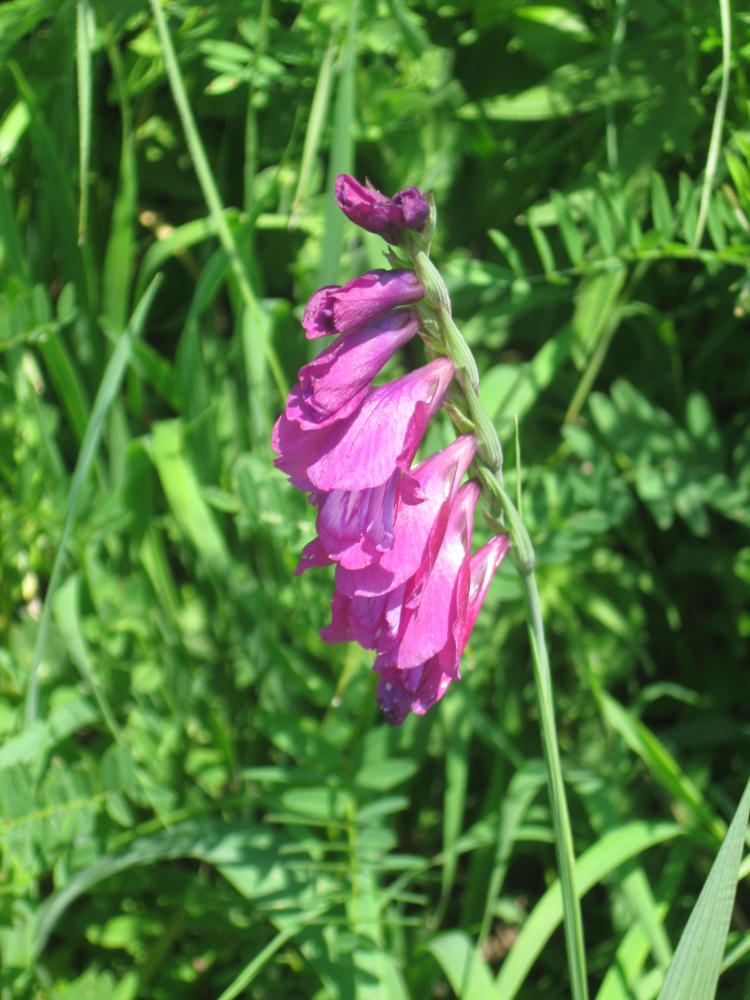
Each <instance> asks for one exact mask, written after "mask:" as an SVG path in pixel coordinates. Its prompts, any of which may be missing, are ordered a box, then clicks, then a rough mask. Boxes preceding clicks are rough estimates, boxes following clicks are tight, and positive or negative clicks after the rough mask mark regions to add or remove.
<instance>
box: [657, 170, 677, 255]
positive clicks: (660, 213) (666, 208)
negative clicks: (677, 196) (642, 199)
mask: <svg viewBox="0 0 750 1000" xmlns="http://www.w3.org/2000/svg"><path fill="white" fill-rule="evenodd" d="M651 217H652V219H653V223H654V226H655V227H656V229H657V230H658V232H659V235H660V236H661V238H662V239H663V240H669V239H671V238H672V230H673V229H674V213H673V212H672V202H671V201H670V198H669V194H668V193H667V185H666V184H665V183H664V178H663V177H662V175H661V174H658V173H656V171H654V173H652V174H651Z"/></svg>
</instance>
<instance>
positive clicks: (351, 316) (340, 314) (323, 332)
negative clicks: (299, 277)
mask: <svg viewBox="0 0 750 1000" xmlns="http://www.w3.org/2000/svg"><path fill="white" fill-rule="evenodd" d="M423 297H424V289H423V288H422V286H421V285H420V284H419V281H418V280H417V276H416V275H415V274H414V272H413V271H383V270H379V271H368V272H367V273H366V274H363V275H361V276H360V277H359V278H355V279H354V280H353V281H350V282H348V283H347V284H346V285H342V286H341V287H339V286H338V285H327V286H326V287H325V288H320V289H318V291H317V292H315V294H314V295H313V296H312V297H311V299H310V301H309V302H308V303H307V306H306V307H305V312H304V315H303V317H302V326H303V327H304V328H305V335H306V336H307V338H308V340H314V339H315V338H316V337H329V336H331V334H334V333H349V332H350V331H351V330H359V329H360V327H363V326H366V325H367V324H368V323H372V322H373V320H376V319H380V317H381V316H385V314H386V313H389V312H390V311H391V309H395V308H396V307H397V306H408V305H413V304H414V303H415V302H419V300H420V299H421V298H423Z"/></svg>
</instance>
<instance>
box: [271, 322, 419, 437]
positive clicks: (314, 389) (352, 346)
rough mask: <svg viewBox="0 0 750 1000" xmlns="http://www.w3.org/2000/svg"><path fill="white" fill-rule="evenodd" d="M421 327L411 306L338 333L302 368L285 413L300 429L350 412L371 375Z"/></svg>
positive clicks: (332, 419)
mask: <svg viewBox="0 0 750 1000" xmlns="http://www.w3.org/2000/svg"><path fill="white" fill-rule="evenodd" d="M419 325H420V323H419V319H418V318H417V317H416V316H415V315H414V314H413V313H412V312H411V310H405V309H404V310H401V311H400V312H395V313H391V314H390V315H389V316H384V317H383V318H382V319H379V320H376V321H375V322H373V323H371V324H370V325H369V326H364V327H362V329H361V330H357V331H356V332H354V333H351V334H349V335H348V336H343V335H341V336H339V337H337V338H336V339H335V340H334V341H332V342H331V343H330V344H329V345H328V346H327V347H326V348H325V349H324V350H323V351H321V352H320V354H319V355H318V356H317V358H315V359H314V360H313V361H311V362H309V364H306V365H304V366H303V367H302V368H301V369H300V372H299V389H300V392H299V395H298V396H295V398H294V400H293V401H292V397H291V396H290V402H289V403H288V404H287V414H288V415H289V416H292V418H293V419H294V420H295V421H296V422H297V423H298V424H299V425H300V427H301V428H303V429H304V430H311V429H313V428H315V427H324V426H326V425H327V424H328V423H332V422H334V421H338V420H341V419H343V418H344V417H347V416H349V414H350V413H353V412H354V410H356V408H357V407H358V406H359V404H360V403H361V402H362V400H363V399H364V398H365V396H366V395H367V393H368V391H369V388H370V384H371V382H372V380H373V378H374V377H375V376H376V375H377V374H378V372H379V371H380V370H381V369H382V368H383V366H384V365H385V364H386V362H387V361H388V360H389V359H390V357H391V356H392V355H393V353H394V352H395V351H396V350H398V348H399V347H401V346H402V345H403V344H405V343H406V342H407V341H408V340H409V339H410V338H411V337H413V336H414V334H415V333H416V332H417V330H418V329H419Z"/></svg>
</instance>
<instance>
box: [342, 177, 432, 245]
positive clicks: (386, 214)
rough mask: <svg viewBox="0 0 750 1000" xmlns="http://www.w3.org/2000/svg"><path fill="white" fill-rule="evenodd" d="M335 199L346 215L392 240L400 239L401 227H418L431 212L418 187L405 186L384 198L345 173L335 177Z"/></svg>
mask: <svg viewBox="0 0 750 1000" xmlns="http://www.w3.org/2000/svg"><path fill="white" fill-rule="evenodd" d="M336 201H337V202H338V204H339V208H340V209H341V211H342V212H343V213H344V215H345V216H346V217H347V219H351V221H352V222H353V223H354V224H355V225H357V226H359V227H360V228H362V229H366V230H367V232H368V233H375V235H376V236H382V237H383V239H384V240H386V241H387V242H388V243H393V244H397V243H400V242H401V230H402V229H416V230H418V231H419V230H421V229H423V228H424V226H425V223H426V222H427V220H428V218H429V216H430V206H429V204H428V203H427V199H426V198H424V197H423V196H422V195H421V194H420V193H419V189H418V188H415V187H411V188H407V189H406V190H405V191H399V192H398V194H395V195H394V196H393V197H392V198H386V196H385V195H384V194H381V193H380V192H379V191H376V190H375V189H374V188H371V187H364V185H362V184H360V183H359V181H356V180H355V179H354V178H353V177H349V175H348V174H339V176H338V177H337V178H336Z"/></svg>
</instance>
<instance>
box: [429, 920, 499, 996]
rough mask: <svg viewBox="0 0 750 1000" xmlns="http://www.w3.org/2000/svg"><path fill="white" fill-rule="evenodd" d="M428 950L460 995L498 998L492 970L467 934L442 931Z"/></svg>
mask: <svg viewBox="0 0 750 1000" xmlns="http://www.w3.org/2000/svg"><path fill="white" fill-rule="evenodd" d="M427 950H428V951H430V952H432V954H433V955H434V956H435V958H436V959H437V961H438V963H439V965H440V968H441V969H442V970H443V972H444V973H445V975H446V976H447V977H448V982H449V983H450V984H451V987H452V989H453V992H454V993H455V994H456V996H457V997H459V998H460V997H465V998H466V1000H495V998H496V996H497V994H496V992H495V986H494V982H493V977H492V970H491V969H490V967H489V965H488V964H487V963H486V962H485V961H484V959H483V958H482V956H481V954H480V953H479V951H478V949H477V948H476V947H475V946H474V943H473V941H472V940H471V938H470V937H469V936H468V935H467V934H464V933H463V932H461V931H451V932H450V933H449V934H441V935H440V936H439V937H436V938H433V940H432V941H430V943H429V944H428V945H427Z"/></svg>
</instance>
